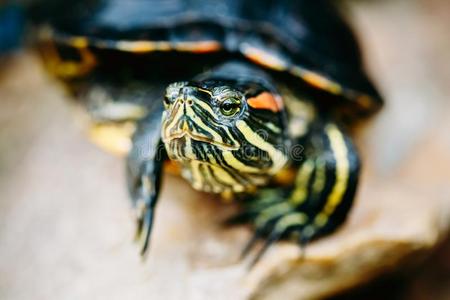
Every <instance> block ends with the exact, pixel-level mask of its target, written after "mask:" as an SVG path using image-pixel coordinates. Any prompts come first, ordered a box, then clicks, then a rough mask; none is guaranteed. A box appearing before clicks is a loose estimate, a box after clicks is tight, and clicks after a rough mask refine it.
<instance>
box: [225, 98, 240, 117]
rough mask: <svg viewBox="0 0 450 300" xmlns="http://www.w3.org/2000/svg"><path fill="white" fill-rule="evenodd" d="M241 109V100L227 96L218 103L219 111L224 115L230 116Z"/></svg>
mask: <svg viewBox="0 0 450 300" xmlns="http://www.w3.org/2000/svg"><path fill="white" fill-rule="evenodd" d="M240 110H241V101H240V100H239V99H235V98H229V99H226V100H224V101H223V102H222V103H220V112H221V113H222V114H223V115H224V116H226V117H232V116H234V115H236V114H237V113H238V112H239V111H240Z"/></svg>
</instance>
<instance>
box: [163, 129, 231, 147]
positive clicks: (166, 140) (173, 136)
mask: <svg viewBox="0 0 450 300" xmlns="http://www.w3.org/2000/svg"><path fill="white" fill-rule="evenodd" d="M186 138H190V139H192V140H194V141H198V142H202V143H205V144H210V145H214V146H217V147H218V148H221V149H222V150H229V151H232V150H238V149H239V146H236V145H231V144H227V143H222V142H218V141H216V140H213V139H210V138H208V137H206V136H200V135H197V134H195V133H192V132H190V131H181V132H177V133H174V134H171V135H169V136H168V137H166V138H163V142H164V143H166V144H167V143H170V142H174V141H177V140H182V139H186Z"/></svg>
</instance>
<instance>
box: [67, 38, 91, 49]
mask: <svg viewBox="0 0 450 300" xmlns="http://www.w3.org/2000/svg"><path fill="white" fill-rule="evenodd" d="M67 44H68V45H70V46H72V47H74V48H78V49H81V48H87V46H88V45H89V42H88V39H87V38H85V37H81V36H78V37H72V38H70V39H69V40H68V41H67Z"/></svg>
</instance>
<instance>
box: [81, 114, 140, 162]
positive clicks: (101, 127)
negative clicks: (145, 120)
mask: <svg viewBox="0 0 450 300" xmlns="http://www.w3.org/2000/svg"><path fill="white" fill-rule="evenodd" d="M135 131H136V124H135V123H132V122H125V123H119V124H118V123H99V124H95V125H93V126H92V127H91V128H90V129H89V139H90V140H91V141H92V142H93V143H94V144H95V145H97V146H98V147H100V148H101V149H103V150H105V151H107V152H110V153H113V154H115V155H119V156H125V155H126V154H127V153H128V152H129V151H130V150H131V147H132V141H131V136H132V135H133V133H134V132H135Z"/></svg>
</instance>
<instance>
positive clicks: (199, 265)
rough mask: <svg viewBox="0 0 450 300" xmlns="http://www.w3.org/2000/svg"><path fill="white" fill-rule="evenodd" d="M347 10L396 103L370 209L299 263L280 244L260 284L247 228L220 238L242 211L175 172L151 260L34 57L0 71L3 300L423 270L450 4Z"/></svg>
mask: <svg viewBox="0 0 450 300" xmlns="http://www.w3.org/2000/svg"><path fill="white" fill-rule="evenodd" d="M349 3H350V8H351V9H350V12H351V13H352V16H353V18H352V22H353V23H354V24H355V25H356V26H357V28H358V30H357V31H358V35H359V36H360V38H361V39H362V40H363V42H364V43H363V49H364V51H365V53H366V57H367V62H368V67H369V70H370V71H371V73H372V74H373V77H374V79H375V81H376V82H377V84H378V85H379V86H380V87H381V89H382V91H383V93H384V95H385V96H386V99H387V105H386V108H385V109H384V110H383V111H382V113H381V114H379V115H378V116H377V117H376V118H375V119H374V120H373V121H372V122H371V123H370V124H369V125H368V126H366V128H364V130H362V131H361V132H360V134H359V137H358V144H359V146H360V148H361V150H362V155H363V158H364V161H365V169H364V170H365V171H364V174H363V178H362V185H361V188H360V190H359V193H358V201H357V203H356V205H355V207H354V210H353V211H352V213H351V216H350V219H349V221H348V223H347V224H346V225H345V226H344V227H343V228H342V230H339V231H338V232H337V233H336V234H334V235H332V236H330V237H328V238H324V239H322V240H320V241H317V242H315V243H313V244H312V245H310V246H309V247H308V248H307V253H306V257H305V259H304V260H303V261H300V260H299V259H298V257H299V250H298V248H297V247H295V246H293V245H289V244H280V245H278V246H277V247H274V248H273V249H271V251H269V253H268V254H267V256H266V257H265V259H264V260H263V261H262V262H261V263H260V264H259V265H257V267H256V268H255V269H254V270H253V271H252V272H250V273H247V271H246V269H245V262H244V264H242V263H237V254H238V252H239V250H240V249H241V247H242V245H243V244H244V242H245V241H246V239H247V237H248V235H249V232H248V231H247V230H246V229H244V228H235V229H229V230H225V229H223V228H221V227H220V220H222V219H223V218H224V216H225V215H227V213H228V212H229V210H230V207H228V206H227V205H225V204H221V203H219V202H218V201H214V199H212V198H211V197H209V196H207V195H205V194H201V193H196V192H193V191H192V190H191V189H190V187H189V186H188V185H187V184H186V183H184V182H183V181H182V180H181V179H178V178H171V177H170V178H168V179H167V180H166V181H165V184H164V187H163V191H162V198H163V199H162V200H161V202H160V206H159V208H158V213H157V221H156V224H155V231H154V237H153V245H152V251H151V254H150V257H149V259H148V260H147V261H145V262H141V260H140V259H139V256H138V255H137V249H136V248H134V246H133V245H132V244H131V236H132V232H133V227H132V225H133V224H132V222H131V218H130V217H129V210H128V202H127V197H128V196H127V193H126V190H125V187H124V182H125V180H124V174H123V161H122V160H121V159H118V158H115V157H112V156H109V155H107V154H105V153H103V152H101V151H100V150H98V149H97V148H95V147H94V146H93V145H91V144H90V143H89V142H88V141H87V139H86V138H85V136H84V134H83V132H82V130H80V128H78V127H77V126H76V124H75V123H74V122H73V120H74V118H73V113H72V110H71V109H70V107H69V106H68V105H67V103H65V101H64V97H65V96H64V95H63V93H62V91H61V89H59V88H58V86H56V85H55V83H54V82H52V81H51V80H49V79H48V78H47V77H45V76H44V75H43V73H42V70H41V69H40V66H39V65H38V64H37V61H36V59H35V58H34V57H32V56H31V55H30V54H29V53H24V54H20V55H18V56H17V57H15V58H14V59H12V60H10V61H9V63H8V64H7V65H2V66H1V68H2V70H1V73H0V102H1V109H0V299H83V298H84V299H211V298H212V299H247V298H249V297H255V298H262V299H280V298H281V297H282V298H284V299H308V298H320V297H323V296H325V295H331V294H334V293H336V292H338V291H341V290H345V289H347V288H351V287H355V286H358V285H360V284H361V283H364V282H367V281H369V280H371V279H372V278H375V277H377V276H378V275H381V274H383V273H386V272H387V271H391V270H398V269H401V268H403V267H405V266H407V265H408V266H409V265H411V264H414V263H415V262H420V261H421V260H422V259H423V258H424V257H425V255H427V254H428V253H429V252H430V251H431V249H432V248H433V247H435V245H436V243H437V242H438V241H439V240H441V239H443V238H444V237H445V235H446V234H447V231H448V228H449V221H450V154H449V153H450V118H448V116H449V115H450V102H449V101H448V97H449V96H450V87H449V85H448V83H449V82H450V40H449V39H448V35H447V32H446V31H447V29H448V28H449V26H450V22H449V20H450V5H449V4H448V2H447V1H446V0H431V1H429V0H427V1H425V0H420V1H419V0H414V1H413V0H396V1H355V2H351V1H350V2H349ZM174 187H176V188H174ZM447 270H448V269H447ZM433 274H434V273H433ZM444 279H445V278H442V276H441V277H438V278H435V279H433V280H434V281H433V282H434V283H436V281H438V282H439V281H440V280H444ZM428 280H430V279H428ZM445 282H447V283H448V278H447V281H442V285H444V284H445ZM418 286H419V287H418V289H421V287H422V286H421V285H420V284H419V285H418ZM442 295H444V294H442ZM446 295H447V296H448V294H446ZM442 297H445V296H442ZM417 299H427V298H426V297H425V298H417ZM442 299H445V298H442Z"/></svg>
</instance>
